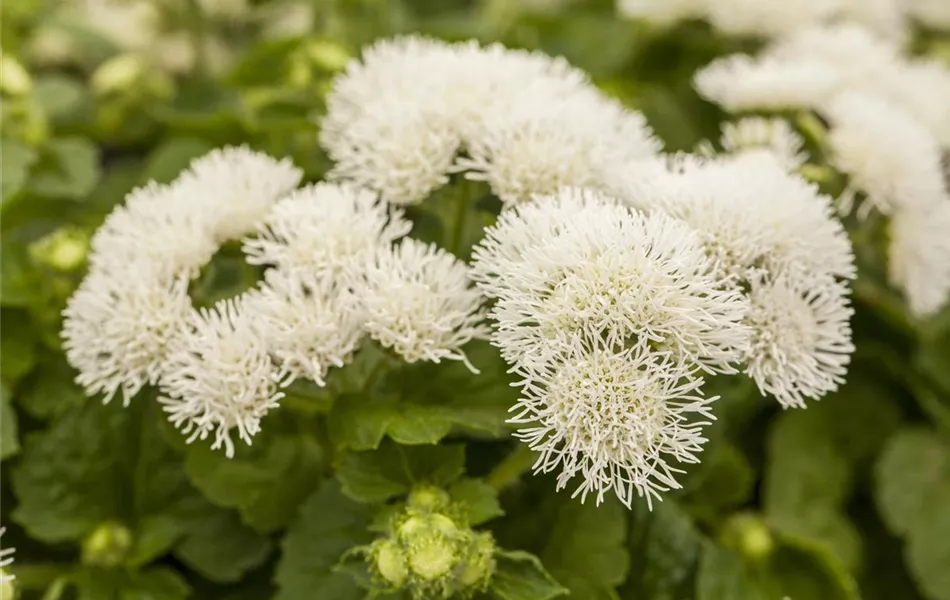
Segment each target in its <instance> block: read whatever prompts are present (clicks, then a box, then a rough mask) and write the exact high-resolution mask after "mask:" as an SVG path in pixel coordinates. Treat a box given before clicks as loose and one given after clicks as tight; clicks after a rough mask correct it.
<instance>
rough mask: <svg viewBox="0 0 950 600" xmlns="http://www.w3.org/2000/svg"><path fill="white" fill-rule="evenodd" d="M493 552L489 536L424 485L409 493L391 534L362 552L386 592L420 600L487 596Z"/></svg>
mask: <svg viewBox="0 0 950 600" xmlns="http://www.w3.org/2000/svg"><path fill="white" fill-rule="evenodd" d="M494 550H495V542H494V540H493V539H492V536H491V534H490V533H479V532H475V531H473V530H472V529H470V528H469V527H468V524H467V522H466V520H465V518H464V517H462V516H461V512H460V511H459V509H458V507H457V506H456V505H454V504H453V503H452V502H451V501H450V499H449V497H448V494H446V493H445V492H443V491H442V490H439V489H437V488H432V487H428V486H426V487H421V488H418V489H416V490H414V491H413V493H412V494H410V496H409V499H408V500H407V502H406V508H405V509H404V510H403V511H402V512H401V513H399V514H398V515H397V516H396V517H394V518H393V520H392V522H391V524H390V527H389V532H388V535H387V536H386V537H383V538H380V539H377V540H376V541H375V542H373V543H372V544H371V545H370V546H368V547H366V548H365V549H363V553H364V554H365V555H366V556H367V560H368V562H369V564H370V568H371V570H372V571H373V572H374V574H375V575H376V576H377V580H378V582H379V583H380V584H382V585H383V586H384V587H385V588H386V589H389V590H392V589H405V590H407V591H409V592H410V593H411V594H412V597H413V598H415V599H417V600H421V599H430V598H440V599H441V598H450V597H468V596H471V595H472V594H474V593H475V592H477V591H483V590H484V589H485V588H486V586H487V585H488V581H489V579H491V576H492V573H493V572H494V570H495V560H494V558H493V555H494Z"/></svg>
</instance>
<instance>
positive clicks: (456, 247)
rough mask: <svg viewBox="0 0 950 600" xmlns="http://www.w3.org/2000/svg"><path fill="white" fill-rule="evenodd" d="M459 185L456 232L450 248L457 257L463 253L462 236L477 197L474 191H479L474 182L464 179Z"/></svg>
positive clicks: (453, 233)
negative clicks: (474, 199)
mask: <svg viewBox="0 0 950 600" xmlns="http://www.w3.org/2000/svg"><path fill="white" fill-rule="evenodd" d="M458 185H459V189H458V196H459V197H458V199H457V200H456V203H457V206H456V213H455V230H454V231H453V232H452V241H451V245H450V246H449V247H450V248H451V250H452V252H453V253H454V254H455V255H456V256H459V255H460V254H459V253H460V252H461V251H462V242H463V241H464V240H463V239H462V236H463V234H464V233H465V224H466V223H467V222H468V212H469V211H468V209H469V206H470V205H471V203H472V199H473V197H474V195H475V194H474V191H475V190H477V189H478V186H476V185H475V184H473V182H471V181H469V180H467V179H464V178H463V179H462V180H461V181H460V182H459V184H458Z"/></svg>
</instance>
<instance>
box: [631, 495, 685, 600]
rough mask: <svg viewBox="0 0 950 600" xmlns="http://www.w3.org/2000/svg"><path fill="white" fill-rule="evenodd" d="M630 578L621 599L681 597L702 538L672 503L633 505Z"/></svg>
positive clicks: (670, 500)
mask: <svg viewBox="0 0 950 600" xmlns="http://www.w3.org/2000/svg"><path fill="white" fill-rule="evenodd" d="M630 520H631V527H630V536H629V539H628V542H627V543H628V547H629V548H630V556H631V558H630V569H631V573H630V577H629V578H628V580H627V583H626V584H625V585H624V588H623V589H624V591H625V592H626V593H624V594H623V597H631V598H650V599H651V600H663V599H670V600H673V599H676V598H681V597H685V594H684V592H686V590H687V589H688V587H687V586H688V584H689V583H690V577H691V576H692V574H693V572H694V571H695V569H696V566H697V564H698V560H699V554H700V549H701V547H702V542H703V538H702V536H701V534H700V533H699V532H698V531H697V530H696V528H695V526H694V525H693V524H692V522H691V521H690V519H689V516H688V515H687V514H686V513H684V512H683V510H682V509H681V508H680V507H679V506H678V505H677V504H676V502H675V501H674V500H672V499H668V500H664V501H663V502H659V503H657V504H656V505H654V507H653V510H652V511H650V510H649V509H648V508H647V506H646V505H645V504H644V503H642V502H641V503H637V504H635V505H634V507H633V509H632V511H631V513H630Z"/></svg>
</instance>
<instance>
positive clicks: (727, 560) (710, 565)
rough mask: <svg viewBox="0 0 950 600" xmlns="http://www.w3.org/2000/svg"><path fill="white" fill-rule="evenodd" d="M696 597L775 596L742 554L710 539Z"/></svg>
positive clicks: (745, 599) (763, 599) (757, 599)
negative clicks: (749, 566) (748, 568)
mask: <svg viewBox="0 0 950 600" xmlns="http://www.w3.org/2000/svg"><path fill="white" fill-rule="evenodd" d="M696 600H771V596H769V595H768V594H767V592H766V591H765V590H764V589H763V587H762V584H761V583H760V582H759V581H758V579H757V578H755V577H754V576H753V575H752V574H750V573H749V572H748V570H747V568H746V565H745V564H744V562H743V560H742V558H741V557H740V556H739V555H738V554H736V553H735V552H732V551H731V550H727V549H725V548H721V547H719V546H716V545H715V544H713V543H711V542H708V543H707V544H706V545H705V546H704V548H703V552H702V558H701V559H700V561H699V572H698V573H697V575H696Z"/></svg>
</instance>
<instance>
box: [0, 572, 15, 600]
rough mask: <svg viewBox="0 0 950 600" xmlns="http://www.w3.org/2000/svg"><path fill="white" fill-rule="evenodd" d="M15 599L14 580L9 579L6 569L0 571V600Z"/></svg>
mask: <svg viewBox="0 0 950 600" xmlns="http://www.w3.org/2000/svg"><path fill="white" fill-rule="evenodd" d="M14 598H16V579H13V578H12V577H10V574H9V573H7V571H6V569H0V600H13V599H14Z"/></svg>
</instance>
